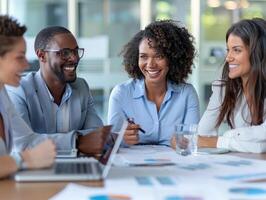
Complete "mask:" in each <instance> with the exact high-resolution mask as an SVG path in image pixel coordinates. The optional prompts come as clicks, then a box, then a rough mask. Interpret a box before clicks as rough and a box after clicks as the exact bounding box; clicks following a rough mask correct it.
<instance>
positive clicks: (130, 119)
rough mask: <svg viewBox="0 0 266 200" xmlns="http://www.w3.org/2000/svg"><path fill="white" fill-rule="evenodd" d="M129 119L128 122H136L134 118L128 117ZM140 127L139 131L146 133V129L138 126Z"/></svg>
mask: <svg viewBox="0 0 266 200" xmlns="http://www.w3.org/2000/svg"><path fill="white" fill-rule="evenodd" d="M127 121H128V123H130V124H135V122H134V119H133V118H129V117H128V118H127ZM138 129H139V131H141V132H142V133H146V131H144V130H143V129H142V128H140V127H139V128H138Z"/></svg>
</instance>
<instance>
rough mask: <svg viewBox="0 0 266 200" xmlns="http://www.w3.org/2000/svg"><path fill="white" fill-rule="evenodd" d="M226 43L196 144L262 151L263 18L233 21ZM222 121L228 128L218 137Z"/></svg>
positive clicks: (265, 130) (265, 92) (265, 145)
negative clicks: (218, 78)
mask: <svg viewBox="0 0 266 200" xmlns="http://www.w3.org/2000/svg"><path fill="white" fill-rule="evenodd" d="M226 44H227V56H226V61H225V65H224V68H223V73H222V78H221V80H219V81H215V82H214V83H213V86H212V90H213V94H212V96H211V98H210V102H209V105H208V107H207V110H206V111H205V113H204V115H203V117H202V118H201V120H200V123H199V129H198V132H199V134H200V135H202V136H200V137H199V140H198V144H199V146H200V147H218V148H226V149H229V150H232V151H240V152H254V153H259V152H265V151H266V122H265V111H266V105H265V97H266V21H265V20H264V19H261V18H254V19H244V20H241V21H239V22H238V23H235V24H233V25H232V26H231V27H230V28H229V30H228V31H227V33H226ZM223 122H225V123H226V124H228V126H229V127H230V130H228V131H226V132H225V133H224V134H223V135H222V136H217V135H218V128H219V127H220V125H221V124H222V123H223ZM203 135H208V136H211V137H204V136H203ZM214 135H216V136H214Z"/></svg>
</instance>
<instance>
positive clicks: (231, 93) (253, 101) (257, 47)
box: [216, 18, 266, 128]
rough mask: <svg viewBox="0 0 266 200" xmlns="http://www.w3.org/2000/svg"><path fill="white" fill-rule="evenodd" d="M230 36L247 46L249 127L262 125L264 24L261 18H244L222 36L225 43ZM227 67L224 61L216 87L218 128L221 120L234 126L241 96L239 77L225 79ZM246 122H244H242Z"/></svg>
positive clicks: (265, 58) (265, 92)
mask: <svg viewBox="0 0 266 200" xmlns="http://www.w3.org/2000/svg"><path fill="white" fill-rule="evenodd" d="M230 34H233V35H235V36H238V37H240V38H241V39H242V41H243V42H244V44H245V45H246V46H247V47H248V49H249V52H250V55H249V61H250V65H251V70H250V73H249V76H248V81H247V90H248V93H249V94H250V99H249V100H250V101H249V109H250V113H251V121H250V122H248V123H250V125H259V124H261V123H262V122H263V116H264V100H265V97H266V21H265V20H264V19H261V18H254V19H244V20H241V21H239V22H238V23H236V24H233V25H232V26H231V27H230V28H229V30H228V31H227V33H226V42H227V41H228V38H229V35H230ZM228 73H229V66H228V63H227V62H225V64H224V67H223V73H222V82H221V85H220V87H224V90H221V92H224V99H223V102H222V105H221V108H220V114H219V116H218V119H217V123H216V127H218V126H219V125H220V124H221V123H222V121H223V120H224V119H225V120H226V122H227V123H228V125H229V126H230V127H231V128H233V127H234V119H233V115H234V108H235V105H236V102H237V100H238V99H239V97H241V96H242V95H243V84H242V80H241V78H236V79H230V78H229V77H228ZM245 120H246V121H247V119H245Z"/></svg>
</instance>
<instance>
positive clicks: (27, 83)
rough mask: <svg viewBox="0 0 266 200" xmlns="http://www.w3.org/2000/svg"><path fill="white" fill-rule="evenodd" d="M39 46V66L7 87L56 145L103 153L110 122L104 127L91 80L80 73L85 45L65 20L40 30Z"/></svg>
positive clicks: (18, 106)
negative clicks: (62, 24) (95, 104)
mask: <svg viewBox="0 0 266 200" xmlns="http://www.w3.org/2000/svg"><path fill="white" fill-rule="evenodd" d="M34 48H35V52H36V55H37V57H38V60H39V64H40V69H39V71H37V72H31V73H29V74H27V75H26V76H25V77H23V78H22V80H21V82H20V87H19V88H8V93H9V95H10V98H11V100H12V102H13V103H14V104H15V107H16V109H17V111H18V112H19V114H20V115H21V116H22V118H23V119H24V120H25V121H26V123H27V124H28V125H29V126H30V127H31V128H32V129H33V130H34V131H35V132H37V133H39V134H45V135H49V137H51V138H53V139H54V141H55V142H56V146H57V149H60V150H61V149H62V150H66V149H68V150H69V149H75V148H76V149H77V150H79V151H80V152H82V153H85V154H99V153H101V151H102V149H103V146H104V143H105V140H106V138H107V136H108V134H109V131H110V128H106V127H105V128H99V127H101V126H102V125H103V123H102V120H101V119H100V118H99V117H98V115H97V114H96V111H95V108H94V102H93V98H92V96H91V93H90V89H89V86H88V84H87V83H86V81H85V80H84V79H82V78H77V75H76V69H77V67H78V64H79V61H80V59H81V58H82V56H83V54H84V49H83V48H80V47H79V46H78V44H77V41H76V39H75V37H74V36H73V34H72V33H71V32H70V31H69V30H68V29H66V28H64V27H60V26H51V27H47V28H44V29H43V30H41V31H40V32H39V33H38V34H37V36H36V39H35V44H34Z"/></svg>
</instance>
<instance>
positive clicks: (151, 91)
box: [108, 20, 199, 145]
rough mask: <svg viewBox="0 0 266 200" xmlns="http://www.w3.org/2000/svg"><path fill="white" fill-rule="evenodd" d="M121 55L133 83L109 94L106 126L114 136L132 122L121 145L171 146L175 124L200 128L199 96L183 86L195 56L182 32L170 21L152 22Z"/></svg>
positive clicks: (128, 82)
mask: <svg viewBox="0 0 266 200" xmlns="http://www.w3.org/2000/svg"><path fill="white" fill-rule="evenodd" d="M121 54H122V55H123V64H124V66H125V70H126V71H127V73H128V74H129V76H130V77H131V79H130V80H128V81H127V82H125V83H122V84H120V85H117V86H116V87H115V88H114V89H113V91H112V93H111V95H110V100H109V111H108V123H110V124H113V125H114V131H117V130H119V127H120V126H121V123H122V122H123V120H125V119H127V120H128V121H129V122H131V123H129V125H128V128H127V131H126V133H125V136H124V143H125V144H127V145H134V144H160V145H170V139H171V137H172V135H173V134H174V132H175V130H174V129H175V124H177V123H195V124H197V123H198V121H199V102H198V96H197V93H196V91H195V89H194V88H193V86H192V85H191V84H188V83H186V79H187V78H188V75H189V74H190V73H191V72H192V65H193V59H194V56H195V48H194V46H193V37H192V36H191V35H190V34H189V33H188V31H187V29H186V28H184V27H181V26H179V25H177V24H176V23H175V22H174V21H172V20H163V21H156V22H153V23H151V24H149V25H148V26H147V27H146V28H145V29H144V30H141V31H139V32H138V33H137V34H136V35H135V36H134V37H133V38H132V39H131V40H130V41H129V42H128V43H127V44H126V45H125V46H124V48H123V50H122V52H121Z"/></svg>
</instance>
